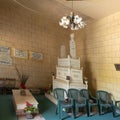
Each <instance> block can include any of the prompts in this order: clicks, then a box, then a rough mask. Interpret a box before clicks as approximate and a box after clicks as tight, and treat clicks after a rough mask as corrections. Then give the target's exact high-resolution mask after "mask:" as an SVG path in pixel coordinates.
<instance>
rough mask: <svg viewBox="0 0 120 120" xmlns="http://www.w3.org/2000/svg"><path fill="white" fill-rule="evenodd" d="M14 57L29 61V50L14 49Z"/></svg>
mask: <svg viewBox="0 0 120 120" xmlns="http://www.w3.org/2000/svg"><path fill="white" fill-rule="evenodd" d="M13 56H14V57H17V58H24V59H28V51H27V50H21V49H17V48H13Z"/></svg>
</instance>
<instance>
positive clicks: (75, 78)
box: [53, 34, 88, 90]
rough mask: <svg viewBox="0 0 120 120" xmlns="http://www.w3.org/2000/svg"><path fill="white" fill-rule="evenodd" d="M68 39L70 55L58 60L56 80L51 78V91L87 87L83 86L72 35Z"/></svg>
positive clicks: (78, 59)
mask: <svg viewBox="0 0 120 120" xmlns="http://www.w3.org/2000/svg"><path fill="white" fill-rule="evenodd" d="M70 37H71V39H70V55H68V57H67V58H63V57H61V58H58V65H57V66H56V78H55V77H54V76H53V89H54V88H64V89H66V90H68V89H69V88H77V89H83V88H87V87H88V86H87V84H83V69H82V68H81V66H80V58H76V45H75V41H74V34H71V35H70ZM64 49H65V48H64ZM61 51H62V50H61ZM64 56H66V55H64Z"/></svg>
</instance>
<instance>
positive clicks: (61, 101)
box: [53, 88, 75, 120]
mask: <svg viewBox="0 0 120 120" xmlns="http://www.w3.org/2000/svg"><path fill="white" fill-rule="evenodd" d="M53 94H54V97H55V99H56V100H57V108H56V113H58V115H59V119H60V120H62V119H64V118H66V117H69V116H70V115H68V114H66V115H64V114H63V113H64V112H65V110H68V109H71V110H72V113H73V114H72V115H73V118H74V117H75V113H74V101H73V99H71V98H68V94H67V91H66V90H65V89H63V88H55V89H54V90H53ZM63 110H64V111H63Z"/></svg>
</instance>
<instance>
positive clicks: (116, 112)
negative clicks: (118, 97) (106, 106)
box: [113, 101, 120, 117]
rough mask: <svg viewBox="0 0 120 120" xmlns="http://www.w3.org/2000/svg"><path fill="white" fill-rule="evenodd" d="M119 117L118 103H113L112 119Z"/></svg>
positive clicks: (119, 102) (119, 108) (119, 103)
mask: <svg viewBox="0 0 120 120" xmlns="http://www.w3.org/2000/svg"><path fill="white" fill-rule="evenodd" d="M118 116H120V101H115V102H114V103H113V117H118Z"/></svg>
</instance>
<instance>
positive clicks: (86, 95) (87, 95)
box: [80, 89, 90, 99]
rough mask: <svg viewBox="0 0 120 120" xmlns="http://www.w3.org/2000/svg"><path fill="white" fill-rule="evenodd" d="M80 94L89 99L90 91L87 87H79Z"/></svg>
mask: <svg viewBox="0 0 120 120" xmlns="http://www.w3.org/2000/svg"><path fill="white" fill-rule="evenodd" d="M80 95H81V96H82V97H85V98H86V99H89V98H90V93H89V91H88V90H87V89H81V90H80Z"/></svg>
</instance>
